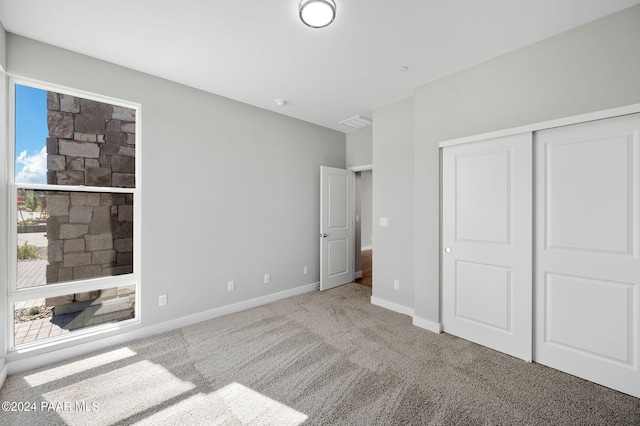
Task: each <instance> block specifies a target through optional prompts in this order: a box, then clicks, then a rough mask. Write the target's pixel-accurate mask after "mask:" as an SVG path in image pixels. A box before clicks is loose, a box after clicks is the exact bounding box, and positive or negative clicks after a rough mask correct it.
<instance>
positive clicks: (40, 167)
mask: <svg viewBox="0 0 640 426" xmlns="http://www.w3.org/2000/svg"><path fill="white" fill-rule="evenodd" d="M21 165H22V167H20V166H21ZM16 183H47V147H46V146H43V147H42V149H41V150H40V151H39V152H37V153H35V154H34V155H31V156H30V155H27V151H22V152H21V153H20V154H19V155H18V156H17V157H16Z"/></svg>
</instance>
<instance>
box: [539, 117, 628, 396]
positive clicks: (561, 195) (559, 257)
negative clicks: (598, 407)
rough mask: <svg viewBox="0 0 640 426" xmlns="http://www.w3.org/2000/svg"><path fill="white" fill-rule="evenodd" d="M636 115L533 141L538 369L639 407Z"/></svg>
mask: <svg viewBox="0 0 640 426" xmlns="http://www.w3.org/2000/svg"><path fill="white" fill-rule="evenodd" d="M639 133H640V114H634V115H629V116H623V117H616V118H611V119H607V120H600V121H593V122H589V123H583V124H577V125H573V126H566V127H560V128H556V129H550V130H544V131H541V132H538V133H537V134H536V142H535V143H536V156H537V157H536V158H537V159H538V161H537V166H536V169H537V170H536V173H537V175H536V188H537V189H536V205H537V211H536V228H537V236H536V295H535V297H536V333H535V336H536V337H535V354H534V359H535V361H536V362H539V363H542V364H545V365H548V366H550V367H554V368H557V369H559V370H562V371H565V372H568V373H571V374H574V375H576V376H579V377H583V378H585V379H587V380H591V381H593V382H596V383H600V384H602V385H604V386H608V387H612V388H614V389H617V390H620V391H623V392H626V393H629V394H631V395H634V396H636V397H640V373H639V366H638V363H639V359H638V356H639V345H640V319H639V316H640V296H639V288H638V286H639V283H640V260H639V257H638V256H639V253H638V251H639V248H638V241H639V240H640V226H639V222H638V198H639V194H640V177H639V176H640V173H639V162H640V146H639V145H638V144H639V142H638V134H639Z"/></svg>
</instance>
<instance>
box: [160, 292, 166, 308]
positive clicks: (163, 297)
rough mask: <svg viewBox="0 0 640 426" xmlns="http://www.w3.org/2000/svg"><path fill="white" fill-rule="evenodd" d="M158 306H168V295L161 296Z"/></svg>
mask: <svg viewBox="0 0 640 426" xmlns="http://www.w3.org/2000/svg"><path fill="white" fill-rule="evenodd" d="M158 306H167V295H166V294H161V295H160V296H159V297H158Z"/></svg>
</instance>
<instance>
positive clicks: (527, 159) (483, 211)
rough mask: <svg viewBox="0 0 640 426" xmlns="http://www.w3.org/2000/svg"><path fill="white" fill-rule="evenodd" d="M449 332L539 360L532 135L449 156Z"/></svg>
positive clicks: (453, 150)
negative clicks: (535, 336) (534, 282)
mask: <svg viewBox="0 0 640 426" xmlns="http://www.w3.org/2000/svg"><path fill="white" fill-rule="evenodd" d="M442 170H443V175H442V178H443V192H442V194H443V212H442V213H443V216H442V221H443V247H442V248H443V253H442V280H443V293H442V294H443V301H442V302H443V304H442V306H443V329H444V331H445V332H447V333H450V334H454V335H456V336H459V337H462V338H464V339H467V340H470V341H473V342H476V343H479V344H481V345H484V346H487V347H490V348H493V349H496V350H498V351H501V352H504V353H507V354H510V355H513V356H516V357H518V358H522V359H525V360H531V354H532V347H531V344H532V312H531V310H532V278H531V277H532V264H531V256H532V234H531V232H532V230H531V228H532V136H531V134H530V133H527V134H520V135H515V136H508V137H504V138H498V139H492V140H486V141H482V142H474V143H469V144H464V145H456V146H452V147H447V148H444V149H443V168H442Z"/></svg>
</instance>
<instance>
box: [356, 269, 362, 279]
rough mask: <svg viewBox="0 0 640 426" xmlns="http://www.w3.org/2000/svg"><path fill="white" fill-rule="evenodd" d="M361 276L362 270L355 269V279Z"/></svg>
mask: <svg viewBox="0 0 640 426" xmlns="http://www.w3.org/2000/svg"><path fill="white" fill-rule="evenodd" d="M360 278H362V271H356V280H357V279H360Z"/></svg>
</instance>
